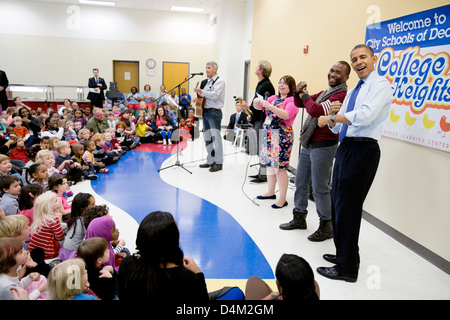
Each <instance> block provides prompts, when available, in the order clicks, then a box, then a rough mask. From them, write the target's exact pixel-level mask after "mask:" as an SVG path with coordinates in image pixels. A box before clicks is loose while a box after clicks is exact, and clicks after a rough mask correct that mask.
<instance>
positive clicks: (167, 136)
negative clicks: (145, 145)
mask: <svg viewBox="0 0 450 320" xmlns="http://www.w3.org/2000/svg"><path fill="white" fill-rule="evenodd" d="M158 131H159V133H160V134H161V136H162V138H163V144H164V145H166V144H169V145H170V144H172V140H171V138H172V131H173V127H172V125H170V119H169V118H168V117H164V118H163V120H162V124H161V125H160V126H159V127H158Z"/></svg>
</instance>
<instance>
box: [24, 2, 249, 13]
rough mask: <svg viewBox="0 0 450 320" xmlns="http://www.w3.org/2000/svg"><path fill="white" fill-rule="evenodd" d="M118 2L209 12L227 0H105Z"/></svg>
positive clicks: (125, 5) (126, 5)
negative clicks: (189, 8)
mask: <svg viewBox="0 0 450 320" xmlns="http://www.w3.org/2000/svg"><path fill="white" fill-rule="evenodd" d="M33 1H35V2H55V3H67V4H79V5H81V4H80V3H79V2H78V0H33ZM103 1H112V2H115V3H116V7H117V8H128V9H142V10H156V11H170V7H171V6H179V7H192V8H203V9H204V10H205V11H204V13H205V14H209V13H210V12H211V11H212V10H213V9H214V8H216V7H217V5H218V4H220V3H221V2H222V1H226V0H103ZM240 1H247V0H240Z"/></svg>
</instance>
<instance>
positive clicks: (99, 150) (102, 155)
mask: <svg viewBox="0 0 450 320" xmlns="http://www.w3.org/2000/svg"><path fill="white" fill-rule="evenodd" d="M92 141H93V142H94V143H95V151H93V152H92V153H93V154H94V159H95V161H98V162H103V163H104V164H105V165H106V166H109V165H111V164H114V163H117V162H118V161H119V157H117V156H115V155H114V154H107V153H106V152H105V150H104V149H103V146H104V144H105V135H104V134H102V133H96V134H94V136H93V137H92Z"/></svg>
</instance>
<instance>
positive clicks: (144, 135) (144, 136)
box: [136, 117, 155, 143]
mask: <svg viewBox="0 0 450 320" xmlns="http://www.w3.org/2000/svg"><path fill="white" fill-rule="evenodd" d="M136 135H137V136H138V137H139V142H141V143H149V142H153V141H154V139H155V138H154V132H152V129H151V127H150V126H148V125H147V124H145V117H140V118H139V119H137V121H136Z"/></svg>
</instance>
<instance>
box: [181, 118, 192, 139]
mask: <svg viewBox="0 0 450 320" xmlns="http://www.w3.org/2000/svg"><path fill="white" fill-rule="evenodd" d="M190 138H191V132H190V129H189V127H188V125H187V124H186V120H185V119H183V118H181V119H180V140H189V139H190Z"/></svg>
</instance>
